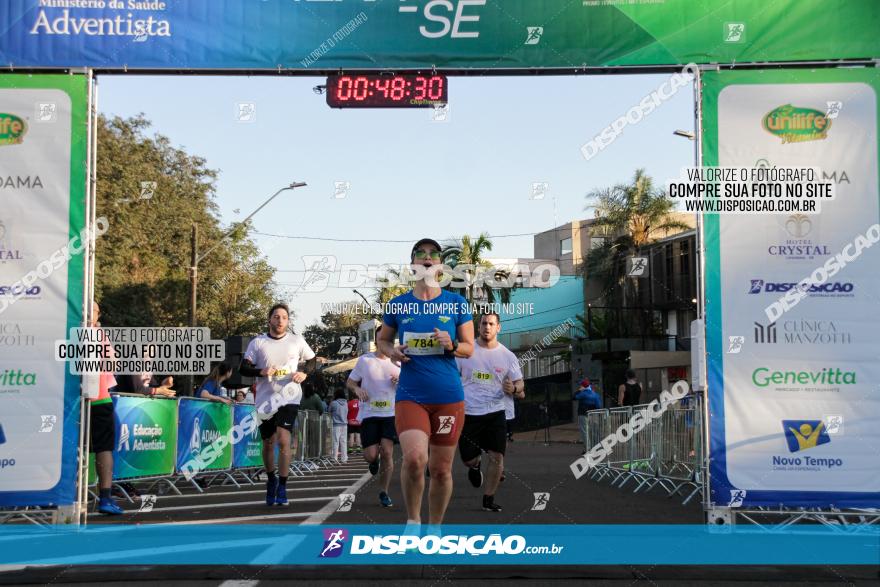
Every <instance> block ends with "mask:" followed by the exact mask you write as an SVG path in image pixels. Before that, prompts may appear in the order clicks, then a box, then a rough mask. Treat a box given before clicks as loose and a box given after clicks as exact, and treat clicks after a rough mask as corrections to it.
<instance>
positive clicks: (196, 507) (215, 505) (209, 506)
mask: <svg viewBox="0 0 880 587" xmlns="http://www.w3.org/2000/svg"><path fill="white" fill-rule="evenodd" d="M334 497H335V495H334ZM289 501H290V503H302V502H306V501H327V498H326V497H298V498H296V499H291V500H289ZM245 505H266V500H265V499H261V500H260V501H232V502H226V503H196V504H193V505H175V506H171V507H168V508H153V511H152V512H151V513H154V514H155V513H164V512H176V511H182V510H200V509H201V510H207V509H214V508H228V507H235V506H245ZM267 507H268V506H267ZM272 507H275V506H272ZM282 507H283V506H282ZM136 512H137V510H128V511H126V513H136ZM102 515H103V514H101V513H100V512H91V513H90V514H89V517H95V516H102Z"/></svg>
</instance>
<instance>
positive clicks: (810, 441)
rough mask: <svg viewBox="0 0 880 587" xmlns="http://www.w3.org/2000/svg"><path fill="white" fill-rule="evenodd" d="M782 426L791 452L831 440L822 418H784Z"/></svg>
mask: <svg viewBox="0 0 880 587" xmlns="http://www.w3.org/2000/svg"><path fill="white" fill-rule="evenodd" d="M782 428H783V430H784V431H785V440H786V442H788V451H789V452H800V451H802V450H807V449H809V448H815V447H817V446H819V445H820V444H828V443H829V442H831V437H830V436H828V431H827V430H825V423H824V422H822V421H821V420H783V421H782Z"/></svg>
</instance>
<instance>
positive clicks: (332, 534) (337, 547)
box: [318, 528, 348, 558]
mask: <svg viewBox="0 0 880 587" xmlns="http://www.w3.org/2000/svg"><path fill="white" fill-rule="evenodd" d="M346 538H348V532H347V531H346V530H343V529H342V528H337V529H333V528H324V547H323V548H322V549H321V554H319V555H318V558H335V557H337V556H339V555H340V554H342V551H343V550H344V548H343V545H344V543H345V539H346Z"/></svg>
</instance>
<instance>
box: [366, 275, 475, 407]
mask: <svg viewBox="0 0 880 587" xmlns="http://www.w3.org/2000/svg"><path fill="white" fill-rule="evenodd" d="M471 320H473V316H471V313H470V308H469V307H468V303H467V300H465V299H464V297H462V296H460V295H458V294H455V293H452V292H449V291H446V290H442V291H441V293H440V295H439V296H437V297H436V298H434V299H433V300H429V301H422V300H420V299H418V298H416V297H415V296H414V295H413V293H412V291H409V292H407V293H405V294H403V295H399V296H397V297H396V298H394V299H392V300H391V301H390V302H388V304H387V307H386V312H385V315H384V316H383V318H382V321H383V322H384V323H385V324H387V325H388V326H391V327H392V328H396V329H397V344H404V343H405V344H406V345H407V347H408V348H407V349H406V350H405V351H404V352H405V353H406V354H407V356H409V357H410V360H409V361H408V362H406V363H403V365H402V366H401V368H400V381H399V382H398V384H397V395H396V397H395V401H398V402H399V401H404V400H409V401H414V402H418V403H422V404H452V403H455V402H460V401H464V389H463V388H462V386H461V377H460V376H459V374H458V367H457V366H456V364H455V357H454V356H453V355H451V354H450V355H447V354H445V353H444V349H443V347H441V346H439V345H436V344H434V343H435V342H436V341H433V340H432V339H430V338H429V337H430V335H432V334H434V329H435V328H439V329H440V330H445V331H446V332H448V333H449V336H450V338H452V340H453V341H454V340H455V339H456V337H455V333H456V329H457V328H458V326H459V325H461V324H466V323H467V322H469V321H471Z"/></svg>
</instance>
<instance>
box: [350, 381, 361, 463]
mask: <svg viewBox="0 0 880 587" xmlns="http://www.w3.org/2000/svg"><path fill="white" fill-rule="evenodd" d="M360 409H361V404H360V400H359V399H358V398H357V396H356V395H354V394H352V396H351V399H350V400H348V450H350V451H351V450H354V449H356V448H360V447H361V421H360V419H359V418H358V412H360Z"/></svg>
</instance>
